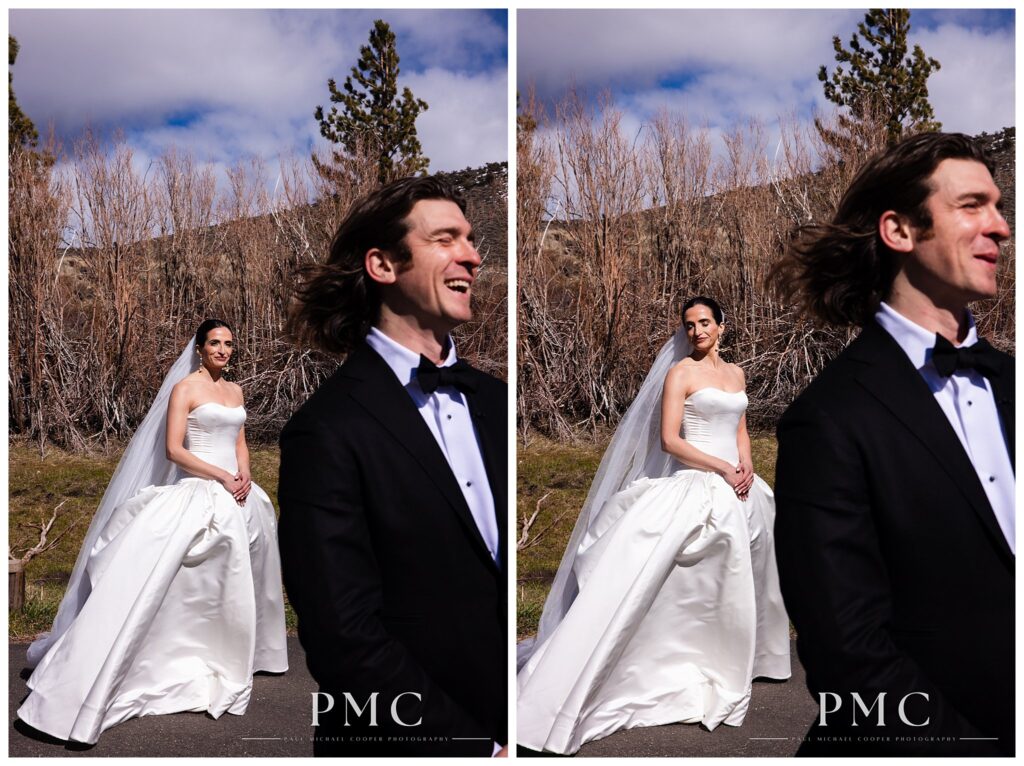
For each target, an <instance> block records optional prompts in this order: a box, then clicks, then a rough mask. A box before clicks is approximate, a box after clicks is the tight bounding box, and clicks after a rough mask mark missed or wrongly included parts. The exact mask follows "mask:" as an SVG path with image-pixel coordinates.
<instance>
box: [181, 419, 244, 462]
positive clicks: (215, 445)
mask: <svg viewBox="0 0 1024 766" xmlns="http://www.w3.org/2000/svg"><path fill="white" fill-rule="evenodd" d="M243 425H245V408H244V407H242V406H238V407H227V406H225V405H223V404H220V403H218V402H206V403H205V404H200V405H199V406H198V407H196V408H195V409H194V410H192V411H191V412H190V413H189V414H188V422H187V424H186V427H185V449H187V450H188V451H189V452H191V453H192V454H193V455H195V456H196V457H198V458H201V459H202V460H205V461H206V462H207V463H212V464H213V465H215V466H217V467H218V468H223V469H224V470H225V471H230V472H231V473H234V472H235V471H237V470H238V458H237V456H236V454H235V444H236V443H237V441H238V432H239V431H240V430H241V429H242V426H243Z"/></svg>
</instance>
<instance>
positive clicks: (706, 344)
mask: <svg viewBox="0 0 1024 766" xmlns="http://www.w3.org/2000/svg"><path fill="white" fill-rule="evenodd" d="M683 326H684V327H685V328H686V337H687V338H689V339H690V343H692V344H693V347H694V349H696V350H697V351H704V352H708V351H710V350H711V349H713V348H715V347H716V346H717V345H718V339H719V337H720V336H721V334H722V326H721V325H720V324H718V322H716V321H715V315H714V313H713V312H712V311H711V309H710V308H709V307H707V306H704V305H703V304H700V303H698V304H697V305H696V306H691V307H690V308H688V309H687V310H686V313H685V314H683Z"/></svg>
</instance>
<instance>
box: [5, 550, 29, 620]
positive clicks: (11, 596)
mask: <svg viewBox="0 0 1024 766" xmlns="http://www.w3.org/2000/svg"><path fill="white" fill-rule="evenodd" d="M7 605H8V609H13V610H15V611H18V612H20V611H21V610H23V609H24V608H25V562H24V561H21V560H18V559H8V560H7Z"/></svg>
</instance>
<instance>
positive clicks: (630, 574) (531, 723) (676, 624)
mask: <svg viewBox="0 0 1024 766" xmlns="http://www.w3.org/2000/svg"><path fill="white" fill-rule="evenodd" d="M774 517H775V507H774V499H773V496H772V492H771V489H770V488H769V487H768V485H767V484H765V483H764V482H763V481H762V480H761V479H760V478H758V477H755V481H754V485H753V486H752V488H751V491H750V494H749V498H748V500H747V501H746V502H741V501H740V500H739V499H738V498H737V497H736V495H735V493H734V492H733V490H732V489H731V488H730V487H729V485H728V484H727V483H726V482H725V480H724V479H722V478H721V477H719V476H718V475H716V474H712V473H708V472H704V471H697V470H690V469H684V470H680V471H677V472H676V473H675V474H673V475H672V476H669V477H665V478H658V479H640V480H638V481H636V482H634V483H633V484H631V485H630V486H629V487H627V488H626V489H625V490H623V491H622V492H620V493H619V494H617V495H615V496H614V497H612V498H611V499H610V500H609V501H608V502H607V503H606V504H605V506H604V507H603V508H602V509H601V511H600V512H599V514H598V516H597V518H596V519H595V520H594V521H593V522H592V523H591V526H590V529H589V530H588V532H587V535H586V536H585V537H584V538H583V540H582V542H581V544H580V550H579V553H578V555H577V559H576V567H575V574H576V577H577V581H578V583H579V588H580V591H579V595H578V596H577V597H576V599H575V601H574V602H573V604H572V607H571V608H570V610H569V612H568V614H567V615H566V616H565V618H564V620H563V621H562V623H561V624H560V625H559V626H558V627H557V628H556V629H555V631H554V632H553V633H552V635H551V636H550V637H549V638H548V639H547V640H546V641H545V642H544V643H543V644H541V645H540V646H538V647H537V648H536V650H535V651H534V653H533V655H532V656H531V657H530V659H529V661H528V662H527V663H526V664H525V665H524V667H523V668H522V670H521V671H520V673H519V677H518V689H519V694H518V704H517V710H518V716H517V717H518V743H519V744H521V745H524V746H526V747H529V748H531V749H533V750H545V751H549V752H554V753H573V752H576V751H577V750H578V749H579V748H580V746H581V745H582V744H584V743H585V742H589V741H591V740H595V739H599V738H601V737H605V736H607V735H609V734H611V733H612V732H615V731H618V730H620V729H629V728H632V727H635V726H658V725H662V724H668V723H702V724H704V725H705V726H706V727H707V728H708V729H714V728H715V727H716V726H718V725H719V724H721V723H725V724H729V725H732V726H739V725H740V724H741V723H742V722H743V718H744V716H745V714H746V712H747V708H748V706H749V704H750V692H751V681H752V679H753V678H755V677H767V678H774V679H786V678H789V676H790V661H789V619H788V617H787V615H786V611H785V608H784V606H783V603H782V597H781V594H780V592H779V584H778V573H777V571H776V566H775V553H774V544H773V538H772V528H773V525H774Z"/></svg>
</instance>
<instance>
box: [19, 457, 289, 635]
mask: <svg viewBox="0 0 1024 766" xmlns="http://www.w3.org/2000/svg"><path fill="white" fill-rule="evenodd" d="M9 454H10V458H9V463H8V468H9V479H8V489H9V495H10V509H9V513H8V533H9V537H10V544H11V548H12V549H13V550H14V553H15V555H20V554H21V553H22V552H23V551H24V550H26V549H27V548H30V547H32V546H33V545H34V544H35V543H36V542H38V540H39V536H38V532H37V531H36V530H33V529H30V528H29V527H28V526H27V525H28V524H32V523H39V522H41V521H46V520H48V519H49V518H50V515H51V514H52V513H53V511H54V509H55V508H56V507H57V506H58V505H59V504H60V503H62V502H63V503H64V505H63V506H61V512H62V514H61V516H60V518H59V519H58V520H57V522H56V523H55V524H54V526H53V529H52V530H51V531H50V534H49V539H51V540H52V539H54V538H55V537H56V536H57V535H59V534H61V532H63V531H64V530H65V529H66V528H67V527H68V526H70V525H72V524H74V526H73V528H72V529H71V530H70V531H68V532H67V534H66V535H65V536H64V537H63V538H62V539H61V541H60V543H59V544H58V546H57V547H56V548H54V549H53V550H51V551H47V552H46V553H44V554H42V555H40V556H37V557H35V558H33V559H32V560H31V561H30V562H29V565H28V567H27V569H26V572H25V581H26V587H25V609H24V611H21V612H15V611H14V610H10V611H9V613H8V635H9V637H10V638H11V639H12V640H19V641H27V640H31V639H32V638H34V637H35V636H36V635H37V634H39V633H41V632H45V631H47V630H49V629H50V625H51V624H52V623H53V618H54V617H55V616H56V614H57V607H58V606H59V605H60V600H61V598H62V597H63V595H64V589H65V588H66V587H67V582H68V579H69V578H70V577H71V570H72V569H73V568H74V565H75V559H76V558H77V556H78V551H79V548H81V546H82V540H83V539H84V538H85V533H86V531H87V530H88V528H89V522H90V521H91V519H92V515H93V513H95V511H96V506H97V505H99V501H100V499H101V498H102V497H103V492H104V490H106V488H107V482H109V481H110V476H111V474H112V473H113V472H114V468H116V466H117V461H118V459H119V458H120V453H119V452H115V453H113V454H111V455H74V454H69V453H66V452H62V451H60V450H57V449H54V448H48V449H47V452H46V456H45V457H43V458H40V457H39V452H38V450H36V449H35V448H34V447H31V446H27V445H22V444H11V445H10V451H9ZM251 464H252V476H253V481H255V482H256V483H257V484H259V485H260V486H261V487H262V488H263V489H264V490H265V491H266V493H267V494H268V495H269V496H270V499H271V500H272V501H273V502H274V507H275V510H276V508H277V467H278V450H277V449H276V448H272V447H271V448H258V449H253V450H252V454H251ZM285 619H286V624H287V626H288V630H289V631H294V629H295V613H294V612H293V611H292V608H291V606H290V605H289V604H288V603H287V601H286V602H285Z"/></svg>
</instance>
